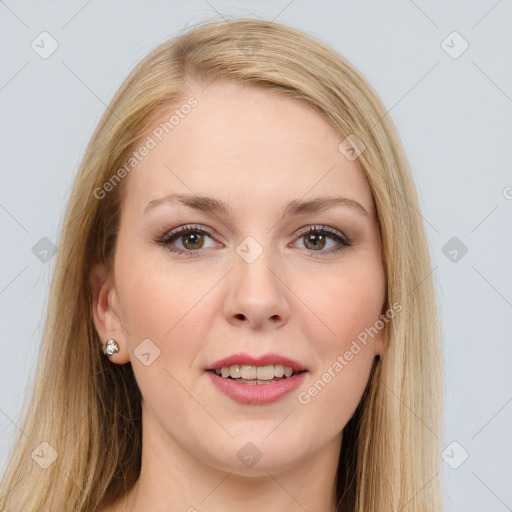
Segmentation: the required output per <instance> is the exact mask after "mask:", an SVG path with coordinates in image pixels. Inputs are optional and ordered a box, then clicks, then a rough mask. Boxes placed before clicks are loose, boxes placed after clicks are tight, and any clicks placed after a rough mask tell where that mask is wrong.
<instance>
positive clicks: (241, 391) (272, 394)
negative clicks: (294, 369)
mask: <svg viewBox="0 0 512 512" xmlns="http://www.w3.org/2000/svg"><path fill="white" fill-rule="evenodd" d="M205 373H206V375H208V377H209V378H210V379H211V381H212V383H213V384H214V385H215V386H216V387H217V389H218V390H219V391H221V392H222V393H224V394H225V395H226V396H228V397H229V398H231V399H233V400H235V401H236V402H239V403H241V404H247V405H264V404H270V403H272V402H276V401H277V400H279V399H280V398H282V397H284V396H285V395H287V394H288V393H291V392H292V391H294V390H295V389H297V388H298V387H299V386H300V385H301V384H302V383H303V382H304V379H305V378H306V374H307V372H306V371H304V372H301V373H298V374H296V375H293V376H291V377H287V378H285V379H282V380H279V381H277V382H272V383H271V384H256V385H251V384H241V383H240V382H236V381H234V380H231V379H226V378H224V377H220V376H219V375H217V374H216V373H215V372H211V371H206V372H205Z"/></svg>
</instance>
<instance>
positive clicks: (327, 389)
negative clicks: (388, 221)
mask: <svg viewBox="0 0 512 512" xmlns="http://www.w3.org/2000/svg"><path fill="white" fill-rule="evenodd" d="M192 94H193V96H194V97H195V99H196V100H197V105H196V106H195V107H194V108H191V109H188V108H187V109H183V110H181V111H180V112H181V113H182V114H181V116H180V119H179V122H178V123H176V124H175V125H173V126H172V129H169V126H167V130H168V132H169V133H166V131H165V130H163V129H162V127H160V130H159V131H158V130H157V131H154V132H150V133H149V136H150V137H151V138H152V140H153V141H154V142H155V147H151V148H150V149H149V151H147V153H148V154H147V156H145V157H141V158H140V162H138V163H137V165H136V167H134V168H133V170H131V172H130V174H129V176H128V177H126V178H125V179H126V180H127V182H126V183H124V185H126V190H125V192H126V196H125V200H124V203H123V206H122V215H121V224H120V230H119V235H118V240H117V248H116V254H115V263H114V274H113V275H111V276H110V278H109V279H108V280H107V281H105V283H104V287H103V290H104V291H107V292H108V293H107V294H106V296H107V297H108V304H107V306H106V308H105V311H104V314H103V316H101V315H100V316H99V317H98V316H97V315H96V325H97V327H98V330H99V332H100V335H102V336H104V339H108V338H110V337H114V338H116V339H117V341H118V342H119V344H120V346H121V351H120V352H119V353H117V354H115V355H113V356H112V358H111V361H112V363H121V364H122V363H126V362H128V361H130V362H131V364H132V366H133V370H134V373H135V377H136V379H137V383H138V385H139V387H140V390H141V393H142V396H143V404H142V406H143V426H144V432H145V434H144V435H145V440H146V441H145V450H152V451H153V452H154V455H155V457H161V458H162V459H164V458H166V457H167V456H168V455H171V454H172V455H175V454H177V453H179V454H182V455H183V454H187V456H188V455H190V456H191V457H190V460H195V461H196V462H195V463H197V461H199V463H201V464H202V465H204V464H206V465H209V466H211V467H214V468H217V469H222V470H226V471H230V472H234V473H237V474H251V475H256V474H260V473H261V474H264V473H265V472H266V471H270V472H271V473H273V472H275V471H279V470H284V469H286V468H291V467H293V466H296V465H297V464H298V463H300V462H304V461H306V460H307V459H308V458H309V457H313V456H314V455H315V454H318V453H320V452H322V451H324V453H325V450H327V449H328V448H329V449H332V448H333V446H335V445H336V446H338V445H337V443H339V442H340V440H341V432H342V430H343V428H344V426H345V425H346V423H347V422H348V420H349V419H350V418H351V416H352V414H353V413H354V411H355V409H356V407H357V405H358V403H359V401H360V399H361V396H362V393H363V391H364V389H365V386H366V384H367V381H368V377H369V374H370V370H371V367H372V364H373V361H374V358H375V356H376V355H377V354H382V352H383V338H384V336H383V332H384V331H383V330H381V331H379V333H378V334H377V335H374V336H373V337H372V336H366V343H361V341H360V340H361V339H362V338H361V333H362V332H364V331H365V329H367V328H370V327H372V326H374V324H375V323H376V322H377V321H378V320H379V314H380V313H381V310H382V307H383V304H384V298H385V277H384V269H383V265H382V262H381V254H380V238H379V231H378V226H377V222H376V217H375V211H374V205H373V200H372V195H371V192H370V190H369V187H368V185H367V183H366V181H365V178H364V177H363V174H362V172H361V171H360V169H359V168H358V164H357V160H355V161H352V160H351V159H348V158H346V157H345V156H344V154H342V152H340V151H339V149H338V146H339V145H340V143H341V142H342V141H343V139H344V138H342V137H340V136H339V135H338V134H337V133H336V132H335V131H334V130H333V129H332V128H331V127H330V126H329V125H328V124H327V122H326V121H325V120H323V119H322V117H321V116H320V115H319V114H318V113H316V112H315V111H314V110H313V109H312V108H311V107H309V106H308V105H306V104H305V103H303V102H301V101H299V100H293V99H290V98H287V97H285V96H283V95H281V94H276V93H270V92H268V91H266V90H265V89H263V88H258V87H255V86H247V85H246V86H242V85H239V84H234V83H227V84H226V83H223V84H214V85H210V86H209V87H207V88H206V89H204V90H203V91H201V90H200V89H199V88H198V89H197V90H195V91H193V93H192ZM184 103H185V102H184ZM176 108H177V109H178V110H179V108H180V105H178V106H177V107H176ZM184 111H186V112H188V114H186V115H184V114H183V112H184ZM169 117H170V116H169V115H166V116H165V118H163V119H162V121H161V122H162V123H165V121H166V120H168V119H169ZM159 126H160V124H159V123H158V124H157V125H155V129H157V128H158V127H159ZM162 132H163V133H162ZM155 133H158V134H160V138H161V139H162V140H159V138H158V137H157V136H155ZM147 140H148V139H146V138H144V139H143V140H142V142H141V146H142V145H143V144H144V143H145V142H147ZM148 146H153V144H152V143H149V144H148ZM143 152H145V151H143ZM139 156H141V155H140V154H139ZM174 194H180V195H182V196H187V197H197V196H208V197H209V198H213V199H214V200H215V201H216V203H208V202H207V201H202V202H200V203H198V204H197V206H198V207H192V206H187V205H186V204H184V203H182V202H180V201H179V200H177V199H174V200H172V199H171V196H172V195H174ZM335 197H343V198H346V199H350V201H351V202H347V201H341V202H332V203H331V204H330V205H327V207H325V208H324V207H323V206H325V205H324V202H323V201H325V200H329V199H332V198H335ZM102 200H104V201H108V200H109V198H108V195H107V197H106V198H105V199H102ZM311 201H313V202H311ZM299 203H300V204H302V203H305V204H308V205H309V206H305V207H303V208H299V209H297V208H295V211H294V212H293V211H291V208H290V205H291V206H297V205H298V204H299ZM356 203H357V204H356ZM219 204H223V205H225V206H226V208H225V210H226V211H223V210H215V209H213V208H212V206H213V205H219ZM320 205H323V206H322V207H321V208H320V207H319V206H320ZM358 205H359V206H358ZM199 206H203V207H199ZM287 207H288V208H287ZM317 207H318V208H317ZM365 212H366V213H365ZM285 213H286V214H285ZM187 226H188V227H190V231H189V232H188V233H187V232H178V233H177V234H176V233H171V232H173V231H174V230H176V229H177V228H181V227H187ZM315 226H317V227H318V228H320V227H322V226H325V227H326V228H327V229H328V231H327V232H323V233H322V232H320V233H315V231H314V227H315ZM333 233H334V234H333ZM174 235H176V236H174ZM338 237H339V238H338ZM347 241H350V245H346V242H347ZM98 318H99V320H98ZM366 332H368V331H366ZM358 336H359V338H358ZM354 340H355V341H356V345H354ZM356 346H357V347H358V348H359V350H357V349H356V348H355V347H356ZM348 352H350V353H351V354H352V357H350V355H349V354H348ZM241 353H244V354H246V355H249V356H253V357H254V358H259V357H260V356H264V355H266V354H270V353H272V354H273V355H274V359H272V358H271V359H270V360H267V361H262V363H265V364H262V365H261V366H269V364H268V362H269V361H274V362H275V364H276V365H277V364H278V363H279V361H280V360H283V359H284V358H288V359H291V360H293V361H295V362H297V363H299V364H300V365H301V366H302V368H304V369H306V371H304V372H303V373H301V374H299V375H298V376H297V377H291V378H290V382H292V380H291V379H293V382H295V384H294V386H291V388H294V389H291V388H286V386H285V385H284V384H283V382H284V381H285V380H286V379H282V378H281V379H280V380H279V382H275V383H273V384H258V385H254V386H253V385H250V384H241V383H239V382H235V381H234V380H233V379H226V378H224V377H222V376H217V375H216V373H215V372H209V371H207V370H209V369H212V368H213V367H214V363H215V362H216V361H219V360H221V359H224V358H227V357H229V356H232V355H237V354H241ZM237 358H240V356H235V359H234V360H232V361H231V362H230V363H233V364H235V362H236V360H237ZM241 362H243V361H241ZM336 363H338V364H336ZM228 366H231V364H229V365H228ZM248 366H251V365H248ZM253 366H254V365H253ZM285 366H286V365H285ZM340 367H341V369H340ZM273 369H274V370H275V369H276V368H275V367H274V368H273ZM234 371H235V372H236V369H235V370H234ZM245 371H248V372H249V373H247V374H245V375H248V376H249V377H250V371H251V369H250V368H249V369H245ZM258 371H260V373H259V374H258V373H257V376H258V375H259V376H261V377H262V378H263V377H265V378H266V377H268V374H266V372H267V371H269V368H266V369H265V370H257V369H256V372H258ZM270 371H271V372H272V369H270ZM278 371H279V367H278ZM230 375H231V374H230ZM274 375H275V374H274ZM235 376H236V373H235ZM223 386H224V387H226V388H227V389H229V390H232V391H231V393H235V394H236V393H237V392H238V394H236V397H235V395H233V394H229V393H230V392H229V391H228V394H226V393H225V392H223V391H221V390H220V388H221V387H223ZM265 386H269V388H268V390H269V391H266V390H265ZM235 387H236V389H235ZM271 387H272V391H270V388H271ZM260 390H261V391H260ZM286 390H287V392H285V391H286ZM333 443H334V445H333ZM337 455H338V452H337V451H336V452H335V453H334V457H335V458H336V460H337ZM251 457H252V458H251ZM167 460H168V459H167ZM251 461H252V462H251ZM254 461H256V463H254ZM253 466H254V467H253Z"/></svg>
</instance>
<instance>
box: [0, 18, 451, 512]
mask: <svg viewBox="0 0 512 512" xmlns="http://www.w3.org/2000/svg"><path fill="white" fill-rule="evenodd" d="M216 79H223V80H231V81H234V82H238V83H242V82H243V83H246V82H247V83H252V84H255V85H258V86H260V87H265V88H267V89H268V90H272V91H278V92H280V93H282V94H286V95H288V96H289V97H293V98H297V99H300V100H302V101H304V102H306V103H307V104H309V105H311V106H312V107H313V108H315V109H316V111H317V112H318V113H319V114H320V115H321V116H323V118H324V119H325V120H326V121H327V122H328V123H329V124H330V125H331V126H332V127H333V128H334V129H335V130H336V131H337V133H339V135H340V141H342V140H344V139H345V138H346V137H349V136H350V137H352V138H353V137H355V138H356V139H352V140H359V141H361V142H362V143H363V144H364V148H365V149H364V151H363V152H362V153H361V154H360V155H359V157H358V159H357V161H358V163H359V166H360V168H361V170H362V172H363V173H364V175H365V177H366V179H367V182H368V185H369V187H370V190H371V192H372V195H373V199H374V203H375V207H376V212H377V221H378V225H379V229H380V234H381V243H382V261H383V266H384V269H385V276H386V288H387V291H386V299H385V304H384V309H388V308H389V307H391V305H393V304H395V303H398V304H400V305H401V311H400V313H399V314H398V315H396V316H395V318H393V321H392V322H390V323H389V324H388V325H387V326H386V329H385V345H386V351H385V354H384V355H383V356H382V357H381V358H376V360H375V363H374V367H373V370H372V372H371V376H370V379H369V381H368V385H367V388H366V390H365V393H364V395H363V397H362V399H361V401H360V403H359V406H358V408H357V410H356V412H355V414H354V415H353V417H352V418H351V420H350V421H349V422H348V424H347V425H346V427H345V429H344V432H343V442H342V448H341V452H340V459H339V464H338V471H337V479H336V489H335V491H336V499H337V504H338V510H350V511H357V512H372V511H377V510H378V511H379V512H396V511H401V512H412V511H414V512H427V511H428V512H432V511H434V510H435V511H437V510H441V509H442V504H441V492H440V481H439V480H440V478H439V471H440V469H439V451H440V440H441V439H442V423H441V410H442V407H441V405H442V384H441V374H442V356H441V329H440V325H439V312H438V306H437V300H436V294H435V286H434V281H433V278H432V275H431V274H432V270H431V263H430V254H429V245H428V241H427V237H426V233H425V229H424V224H423V221H422V218H421V216H420V214H419V213H418V212H419V211H420V210H421V208H420V206H419V201H418V197H417V191H416V188H415V185H414V180H413V178H412V175H411V171H410V168H409V164H408V161H407V157H406V155H405V152H404V150H403V148H402V144H401V142H400V138H399V136H398V133H397V131H396V128H395V127H394V125H393V122H392V121H391V119H390V116H389V115H388V113H387V111H386V109H385V107H384V106H383V104H382V103H381V101H380V100H379V99H378V97H377V95H376V93H375V92H374V91H373V89H372V88H371V87H370V86H369V84H368V83H367V81H366V80H365V78H364V77H363V76H362V75H361V74H360V73H358V72H357V71H356V70H355V69H354V68H353V67H352V66H351V65H350V64H349V63H348V62H347V61H346V60H345V59H344V58H342V57H341V56H339V55H338V54H337V53H336V52H335V51H334V50H332V49H331V48H329V47H328V46H326V45H325V44H323V43H322V42H319V41H318V40H316V39H314V38H312V37H310V36H309V35H307V34H304V33H302V32H299V31H296V30H294V29H291V28H288V27H285V26H283V25H281V24H277V23H273V22H267V21H262V20H253V19H233V20H229V21H227V22H224V21H222V22H219V21H213V22H212V21H209V22H206V23H202V24H200V25H199V26H196V27H195V28H193V29H191V30H189V31H187V32H184V33H182V34H180V35H178V36H176V37H175V38H173V39H171V40H169V41H166V42H165V43H163V44H160V45H159V46H158V47H157V48H156V49H154V50H153V51H152V52H151V53H150V54H149V55H148V56H147V57H146V58H144V59H143V60H142V61H141V62H140V63H139V64H138V65H137V66H136V67H135V69H134V70H133V71H132V73H131V74H130V75H129V77H128V78H127V79H126V80H125V82H124V83H123V85H122V86H121V87H120V89H119V91H118V92H117V93H116V95H115V97H114V98H113V100H112V101H111V103H110V105H109V106H108V108H107V110H106V111H105V113H104V115H103V117H102V118H101V120H100V122H99V125H98V126H97V128H96V130H95V132H94V134H93V136H92V139H91V141H90V143H89V145H88V147H87V150H86V152H85V155H84V157H83V160H82V163H81V166H80V168H79V171H78V175H77V177H76V180H75V183H74V187H73V190H72V193H71V196H70V200H69V203H68V207H67V210H66V216H65V220H64V225H63V227H62V233H61V238H60V242H59V251H58V256H57V260H56V263H55V269H54V274H53V281H52V286H51V290H50V298H49V306H48V312H47V320H46V324H45V329H44V333H43V337H42V343H41V348H40V353H39V359H38V365H37V371H36V375H35V379H34V382H33V389H32V391H31V395H30V398H29V399H27V401H26V403H25V406H24V409H23V411H22V414H23V416H24V422H23V426H22V429H21V430H22V433H21V434H20V435H19V438H18V439H17V442H16V444H15V446H14V449H13V451H12V454H11V457H10V460H9V462H8V465H7V469H6V472H5V476H4V478H3V481H2V484H1V486H0V510H1V511H6V510H14V511H21V510H22V511H23V512H40V511H41V510H58V511H71V510H73V511H78V512H92V511H94V510H97V509H100V508H102V507H106V506H107V505H110V504H113V503H114V502H116V501H118V500H119V499H120V498H121V497H122V496H124V495H125V493H126V492H128V491H129V490H130V489H131V488H132V487H133V485H134V484H135V482H136V480H137V479H138V477H139V474H140V468H141V453H142V445H141V429H142V425H141V403H140V402H141V395H140V391H139V389H138V386H137V383H136V381H135V377H134V374H133V370H132V367H131V365H130V364H125V365H115V364H111V363H110V362H109V361H108V359H107V358H106V357H105V356H104V355H103V354H102V353H101V341H100V339H99V337H98V335H97V333H96V330H95V328H94V324H93V321H92V313H91V303H92V285H91V283H90V274H91V269H92V266H93V265H94V264H96V263H98V262H103V263H105V264H106V265H107V267H108V268H110V266H111V264H112V259H113V254H114V251H115V246H116V234H117V230H118V225H119V217H120V208H121V200H122V191H123V186H124V182H121V183H119V184H116V186H112V187H111V188H112V190H111V191H109V194H108V198H107V199H104V200H103V199H101V197H100V196H99V194H98V190H100V189H101V187H103V185H104V184H105V183H106V182H108V181H109V180H112V177H113V176H114V174H115V172H116V170H118V169H120V168H121V167H122V166H123V164H124V163H125V162H126V161H127V159H128V158H129V155H130V153H131V152H133V150H134V148H135V147H136V144H137V143H140V142H139V141H140V140H142V137H145V136H147V131H148V129H149V128H150V127H151V126H152V124H153V123H154V122H155V121H156V120H157V119H161V118H162V116H163V114H164V113H165V112H167V111H169V112H170V111H171V110H172V108H173V107H175V106H176V105H178V104H180V102H184V101H185V99H186V98H187V95H189V94H190V85H191V84H194V83H198V84H205V85H207V84H208V83H210V82H211V81H213V80H216ZM132 172H137V170H136V169H134V170H133V171H132ZM128 179H129V178H128ZM111 183H112V182H111ZM98 197H100V198H98ZM55 457H56V458H55Z"/></svg>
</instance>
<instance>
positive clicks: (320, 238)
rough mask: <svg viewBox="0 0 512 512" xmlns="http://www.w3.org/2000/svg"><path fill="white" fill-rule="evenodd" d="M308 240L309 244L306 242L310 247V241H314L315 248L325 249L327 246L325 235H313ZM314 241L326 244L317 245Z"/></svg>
mask: <svg viewBox="0 0 512 512" xmlns="http://www.w3.org/2000/svg"><path fill="white" fill-rule="evenodd" d="M306 240H307V242H306V244H307V245H309V244H310V241H311V240H313V248H318V247H320V248H323V247H324V245H325V239H324V237H323V235H316V234H312V235H309V236H308V238H307V239H306ZM314 240H316V241H317V242H318V241H320V242H324V244H320V245H315V243H314Z"/></svg>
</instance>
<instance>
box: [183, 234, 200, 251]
mask: <svg viewBox="0 0 512 512" xmlns="http://www.w3.org/2000/svg"><path fill="white" fill-rule="evenodd" d="M201 237H202V235H201V234H199V233H189V234H188V235H185V240H188V239H194V238H195V241H192V244H188V243H185V246H187V245H193V246H197V245H200V242H201ZM192 249H197V247H192Z"/></svg>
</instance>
